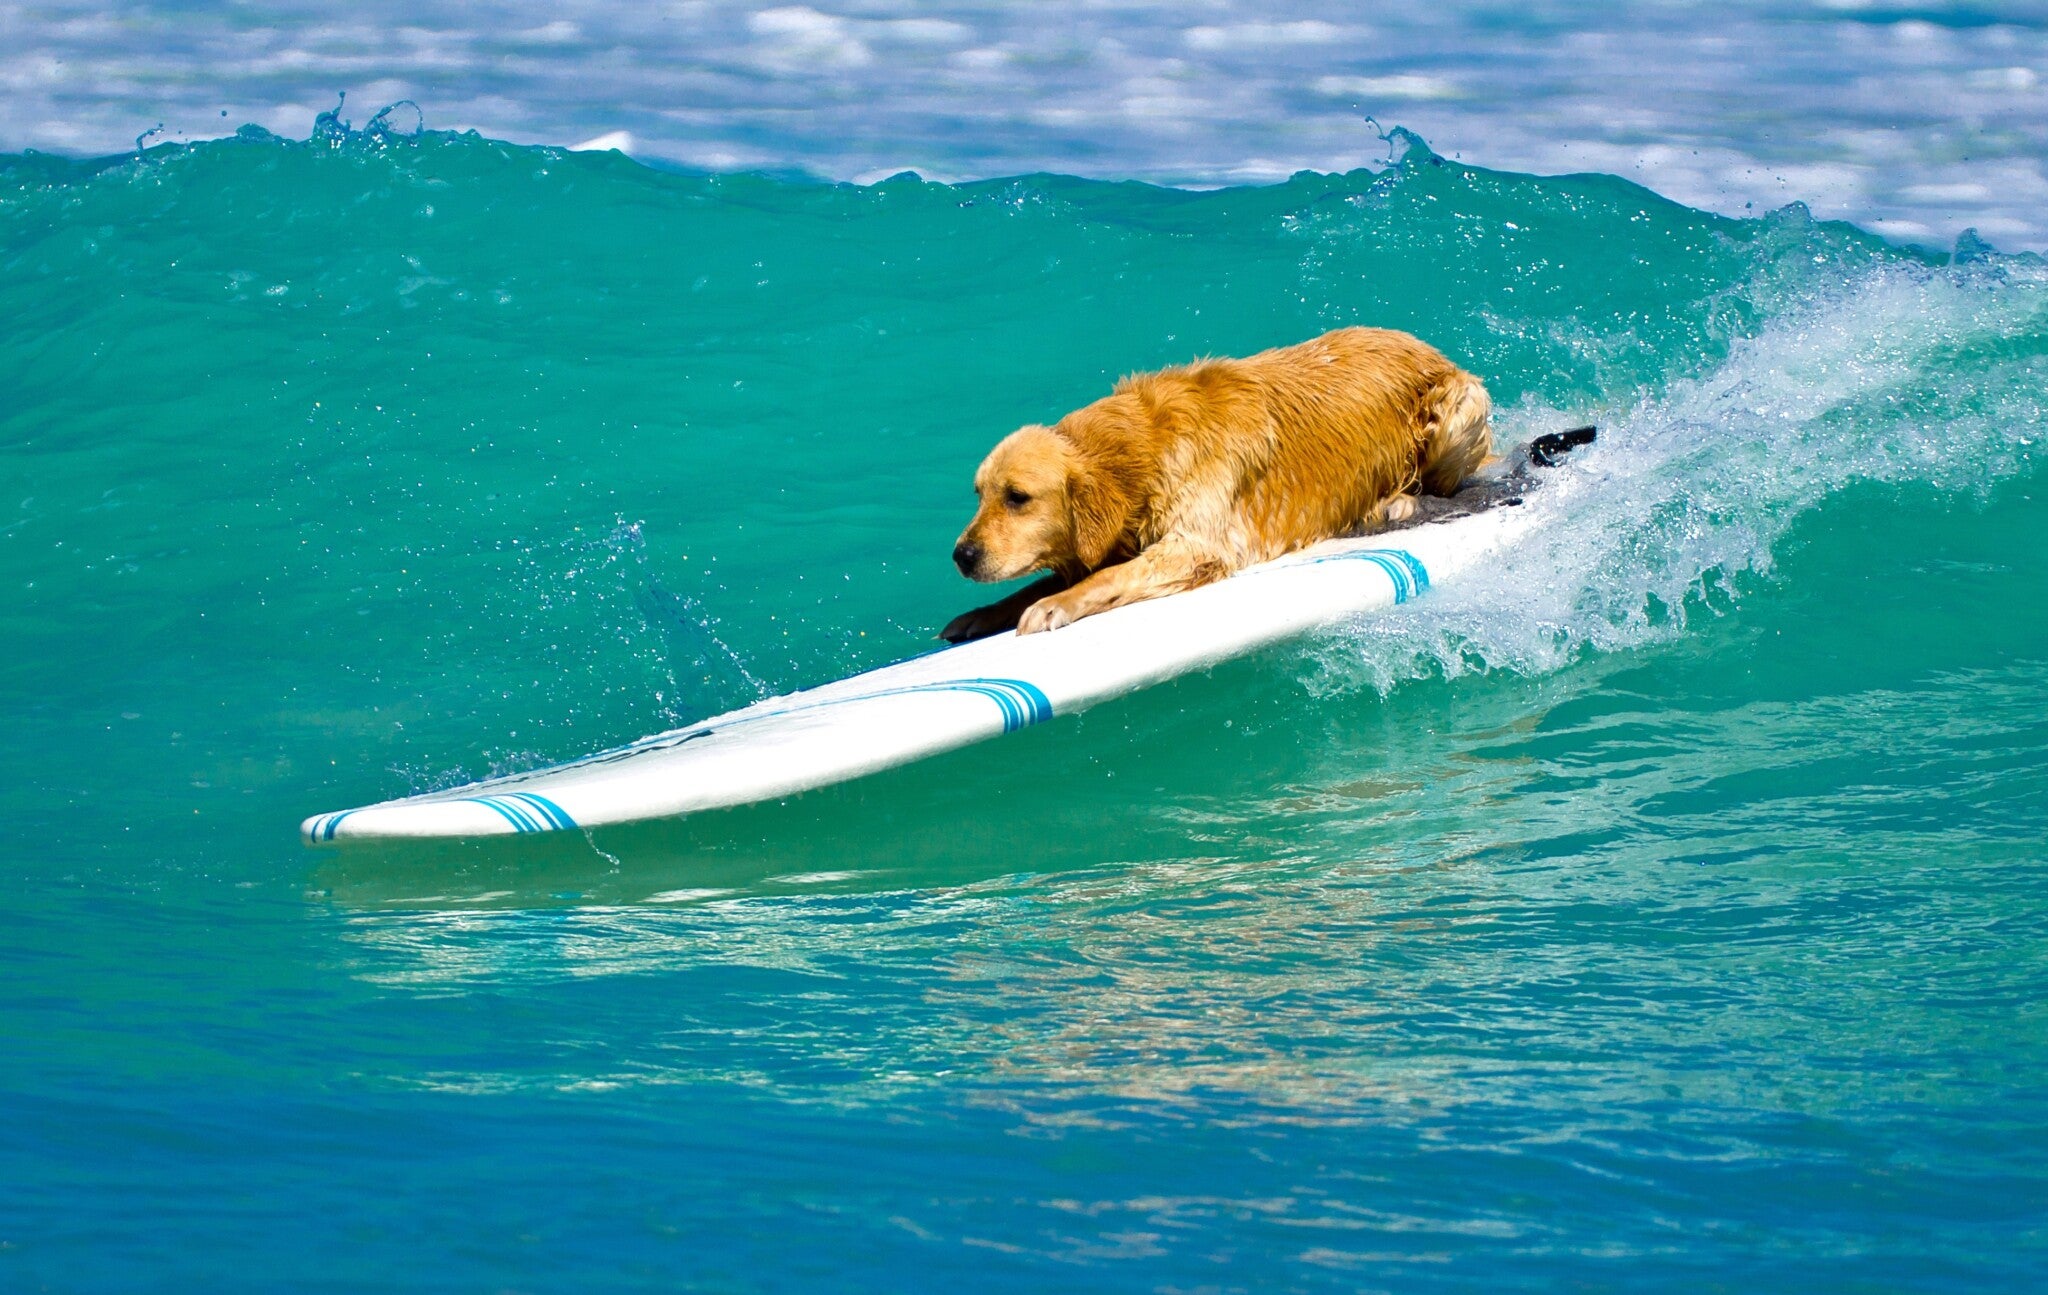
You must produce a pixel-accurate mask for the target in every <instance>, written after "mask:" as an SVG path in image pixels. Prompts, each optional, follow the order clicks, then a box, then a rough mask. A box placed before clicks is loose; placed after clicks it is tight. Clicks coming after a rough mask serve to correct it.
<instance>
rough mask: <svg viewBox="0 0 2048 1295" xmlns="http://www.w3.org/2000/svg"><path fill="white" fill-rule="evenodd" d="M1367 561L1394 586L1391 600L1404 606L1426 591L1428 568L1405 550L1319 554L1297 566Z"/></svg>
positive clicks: (1365, 550) (1368, 550)
mask: <svg viewBox="0 0 2048 1295" xmlns="http://www.w3.org/2000/svg"><path fill="white" fill-rule="evenodd" d="M1359 561H1363V562H1370V563H1371V564H1372V565H1374V566H1376V567H1378V568H1379V569H1380V570H1381V571H1383V572H1385V573H1386V577H1387V580H1388V582H1389V583H1391V584H1392V585H1393V586H1394V601H1395V602H1396V603H1397V604H1398V603H1405V602H1407V601H1408V600H1409V599H1410V598H1413V597H1414V596H1415V595H1417V594H1419V593H1422V592H1423V591H1425V590H1427V589H1428V588H1429V568H1427V567H1425V566H1423V565H1422V561H1421V559H1419V558H1417V557H1416V556H1415V555H1414V554H1413V553H1410V552H1408V551H1407V550H1406V549H1359V550H1357V551H1356V552H1352V553H1321V554H1317V555H1316V556H1315V557H1312V558H1309V559H1307V560H1306V561H1305V562H1303V563H1301V564H1300V565H1302V566H1321V565H1322V564H1323V563H1325V562H1359Z"/></svg>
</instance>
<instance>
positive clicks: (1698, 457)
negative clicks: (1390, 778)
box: [1314, 263, 2048, 691]
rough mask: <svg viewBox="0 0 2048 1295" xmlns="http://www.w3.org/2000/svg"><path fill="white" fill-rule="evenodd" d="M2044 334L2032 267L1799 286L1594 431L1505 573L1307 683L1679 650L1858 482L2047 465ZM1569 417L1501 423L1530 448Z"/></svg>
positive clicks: (1335, 656) (1368, 626)
mask: <svg viewBox="0 0 2048 1295" xmlns="http://www.w3.org/2000/svg"><path fill="white" fill-rule="evenodd" d="M1774 291H1775V290H1774ZM2044 334H2048V275H2044V274H2043V272H2042V271H2041V269H2040V267H2038V266H2032V265H2026V264H2019V265H2015V264H2012V263H2000V264H1995V265H1990V266H1985V265H1976V266H1963V267H1958V268H1955V269H1940V270H1936V269H1927V268H1924V267H1917V266H1905V265H1897V264H1894V265H1887V266H1882V267H1878V268H1874V269H1870V270H1867V271H1864V272H1861V273H1860V274H1859V275H1858V276H1857V277H1855V278H1853V279H1852V280H1851V281H1849V282H1847V283H1845V284H1840V285H1837V286H1832V287H1827V288H1814V287H1809V288H1806V289H1802V290H1799V291H1798V292H1797V293H1795V294H1793V295H1791V296H1790V297H1789V299H1787V300H1784V301H1782V302H1780V303H1778V304H1777V309H1776V313H1775V314H1774V315H1773V317H1772V318H1771V319H1770V320H1769V322H1768V323H1766V324H1765V325H1764V326H1763V327H1762V328H1761V329H1759V330H1758V331H1757V332H1756V333H1755V334H1754V335H1753V336H1750V337H1747V338H1744V339H1742V340H1740V341H1738V342H1737V343H1736V344H1735V346H1734V347H1733V348H1732V349H1731V351H1730V352H1729V354H1728V356H1727V357H1726V359H1725V360H1724V361H1722V362H1721V363H1720V364H1718V365H1716V366H1715V367H1714V368H1713V369H1712V370H1711V371H1709V372H1708V373H1706V374H1704V375H1703V376H1700V377H1698V378H1694V379H1689V380H1683V381H1678V382H1674V383H1673V384H1671V385H1670V386H1669V387H1667V388H1665V389H1663V390H1661V391H1658V392H1655V393H1653V394H1650V395H1646V396H1644V397H1643V398H1641V399H1640V400H1638V401H1637V402H1636V403H1635V404H1634V405H1633V406H1632V407H1629V408H1626V409H1622V410H1616V411H1612V412H1611V413H1608V414H1607V415H1605V416H1603V417H1602V418H1601V419H1600V422H1601V433H1600V440H1599V442H1598V444H1597V445H1595V446H1594V447H1593V448H1591V449H1590V450H1584V451H1580V452H1579V454H1578V455H1577V456H1575V457H1574V458H1573V459H1572V460H1571V461H1570V462H1569V464H1568V466H1565V467H1562V468H1559V469H1554V471H1555V472H1556V473H1557V474H1558V478H1557V480H1558V483H1559V484H1560V485H1561V486H1562V487H1564V488H1562V489H1558V490H1555V491H1549V490H1544V491H1538V492H1536V493H1535V494H1533V495H1531V496H1530V498H1529V500H1528V503H1527V504H1526V505H1525V507H1527V508H1529V509H1531V510H1533V511H1534V512H1535V513H1536V514H1537V515H1538V517H1539V518H1540V520H1541V526H1540V528H1539V529H1538V530H1537V531H1536V533H1535V534H1534V535H1533V536H1532V537H1531V538H1530V539H1528V540H1527V541H1525V542H1523V543H1521V544H1519V545H1518V546H1517V547H1516V548H1515V549H1514V550H1512V551H1511V552H1509V553H1507V554H1505V555H1504V556H1503V558H1502V559H1501V560H1500V561H1499V563H1498V564H1496V565H1494V566H1492V567H1491V568H1489V569H1488V570H1486V571H1485V572H1482V573H1477V574H1474V575H1471V576H1467V577H1461V578H1460V579H1459V580H1458V581H1456V582H1454V583H1452V584H1451V585H1449V586H1448V587H1446V588H1443V589H1441V590H1439V591H1437V592H1436V593H1434V594H1432V596H1431V597H1429V598H1426V599H1422V600H1420V601H1418V602H1415V603H1411V604H1409V605H1408V606H1406V607H1404V608H1401V609H1399V610H1398V611H1397V612H1395V613H1394V614H1391V615H1383V616H1379V617H1375V618H1373V619H1372V620H1370V621H1368V622H1365V623H1363V624H1360V625H1358V626H1355V627H1352V628H1351V629H1349V630H1347V631H1346V632H1344V633H1343V634H1341V635H1339V636H1336V637H1335V638H1333V639H1332V640H1330V641H1328V642H1326V643H1325V644H1324V645H1322V647H1321V648H1320V649H1319V650H1318V652H1317V654H1316V658H1315V659H1316V661H1317V662H1318V664H1319V666H1320V667H1321V671H1320V673H1319V674H1318V676H1317V677H1316V681H1315V684H1314V686H1316V687H1317V688H1318V689H1319V690H1320V689H1343V688H1350V687H1356V686H1358V685H1359V684H1360V683H1361V682H1363V683H1366V684H1369V685H1371V686H1373V687H1376V688H1378V689H1380V690H1381V691H1385V690H1386V689H1388V688H1390V687H1392V686H1393V685H1394V684H1395V683H1396V682H1398V681H1400V680H1402V679H1405V678H1413V677H1417V676H1420V675H1424V674H1428V673H1433V672H1442V673H1446V674H1449V675H1457V674H1460V673H1463V672H1465V671H1467V670H1472V669H1507V670H1515V671H1520V672H1527V673H1534V672H1541V671H1546V670H1551V669H1555V668H1557V667H1558V666H1560V665H1562V664H1564V663H1566V662H1568V661H1570V660H1572V659H1574V658H1576V657H1577V656H1578V655H1580V654H1581V653H1584V652H1586V651H1589V650H1590V651H1605V650H1612V649H1618V648H1627V647H1633V646H1636V645H1639V644H1643V643H1646V642H1650V641H1654V640H1657V639H1660V638H1664V637H1668V636H1671V635H1674V634H1676V633H1678V632H1679V631H1680V630H1681V629H1682V628H1683V627H1684V624H1685V622H1686V620H1687V619H1688V617H1689V616H1696V615H1698V614H1701V612H1702V610H1703V609H1704V608H1706V607H1710V606H1715V605H1725V603H1726V601H1727V600H1728V599H1730V598H1739V597H1741V596H1742V590H1743V588H1744V586H1745V585H1746V584H1747V583H1749V582H1750V581H1752V580H1753V579H1755V578H1757V577H1759V576H1763V577H1767V576H1768V574H1769V573H1770V572H1771V570H1772V565H1773V549H1774V546H1775V545H1776V544H1777V542H1778V541H1779V540H1780V538H1781V537H1782V536H1783V535H1784V533H1785V531H1786V530H1787V529H1788V528H1789V527H1790V526H1791V525H1792V523H1793V522H1794V520H1795V519H1796V518H1797V517H1798V516H1799V515H1800V514H1802V513H1803V512H1805V511H1806V510H1808V509H1810V508H1812V507H1814V506H1815V505H1816V504H1818V503H1820V502H1821V501H1822V500H1824V499H1825V498H1826V497H1827V496H1829V495H1831V494H1833V493H1835V492H1836V491H1839V490H1841V489H1843V488H1844V487H1846V486H1849V485H1851V484H1853V483H1856V482H1892V483H1920V484H1925V485H1929V486H1932V487H1935V488H1936V489H1940V490H1947V491H1962V492H1977V493H1981V492H1983V491H1985V490H1987V489H1988V488H1989V487H1990V486H1991V485H1993V484H1994V483H1995V482H1997V481H1998V480H1999V479H2001V478H2004V477H2009V476H2011V475H2013V474H2015V473H2017V472H2021V471H2024V470H2026V469H2027V468H2028V467H2029V466H2030V464H2031V463H2032V462H2034V461H2035V458H2034V456H2035V454H2036V452H2037V451H2036V442H2037V439H2038V438H2039V436H2040V435H2041V428H2042V427H2043V426H2044V425H2048V382H2044V380H2043V379H2044V376H2048V375H2044V370H2048V361H2044V358H2043V356H2042V354H2041V347H2040V345H2039V344H2038V343H2036V344H2035V345H2033V346H2031V347H2028V346H2014V345H2011V344H2010V342H2011V339H2014V338H2021V337H2026V338H2034V339H2038V338H2041V337H2042V336H2043V335H2044ZM1576 417H1577V411H1571V412H1567V411H1558V410H1551V409H1546V408H1542V407H1538V406H1533V405H1532V406H1525V407H1522V408H1519V409H1515V410H1512V411H1509V412H1508V413H1507V414H1506V415H1505V416H1504V417H1503V418H1502V419H1501V420H1500V422H1501V424H1502V429H1503V431H1504V432H1505V433H1507V434H1508V435H1509V436H1511V437H1522V436H1527V435H1530V434H1533V433H1534V432H1537V431H1541V430H1543V429H1546V428H1556V427H1560V426H1563V425H1565V424H1566V423H1567V422H1568V421H1573V420H1575V419H1576Z"/></svg>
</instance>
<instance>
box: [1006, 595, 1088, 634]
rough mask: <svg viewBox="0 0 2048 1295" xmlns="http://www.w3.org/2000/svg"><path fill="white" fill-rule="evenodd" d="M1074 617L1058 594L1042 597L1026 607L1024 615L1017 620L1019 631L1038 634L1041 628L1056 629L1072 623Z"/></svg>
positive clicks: (1019, 632)
mask: <svg viewBox="0 0 2048 1295" xmlns="http://www.w3.org/2000/svg"><path fill="white" fill-rule="evenodd" d="M1073 623H1074V617H1073V615H1072V613H1070V612H1068V611H1067V609H1066V607H1065V606H1064V605H1063V604H1062V603H1061V602H1060V600H1059V598H1058V596H1054V597H1051V598H1041V599H1039V600H1038V601H1037V602H1035V603H1033V604H1031V605H1030V606H1029V607H1026V608H1025V609H1024V615H1023V616H1022V617H1020V618H1019V619H1018V621H1017V633H1018V635H1019V636H1022V635H1025V634H1036V633H1038V632H1039V631H1040V630H1056V629H1059V628H1060V627H1061V626H1063V625H1072V624H1073Z"/></svg>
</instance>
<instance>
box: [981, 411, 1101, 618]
mask: <svg viewBox="0 0 2048 1295" xmlns="http://www.w3.org/2000/svg"><path fill="white" fill-rule="evenodd" d="M974 493H975V494H977V495H979V496H980V498H981V503H980V506H979V507H978V508H976V509H975V511H974V520H973V521H971V522H969V523H968V524H967V529H966V530H964V531H962V532H961V533H960V542H959V543H958V544H955V545H954V546H953V561H954V563H955V564H956V565H957V566H959V568H960V574H962V575H964V576H967V577H968V578H970V579H973V580H982V581H990V582H993V581H997V580H1014V579H1016V578H1017V577H1018V576H1024V575H1030V574H1031V573H1032V572H1034V571H1059V572H1063V573H1066V574H1068V575H1074V576H1078V575H1080V574H1082V573H1084V572H1087V571H1092V570H1094V569H1095V568H1096V567H1098V566H1100V565H1102V563H1103V561H1104V560H1105V559H1106V558H1107V557H1108V556H1109V553H1110V551H1111V549H1112V548H1113V547H1114V546H1115V544H1116V541H1117V539H1118V537H1119V536H1121V535H1122V533H1123V531H1124V528H1125V523H1126V520H1127V518H1128V515H1129V511H1130V510H1129V506H1128V503H1127V501H1126V500H1125V498H1124V495H1123V493H1122V492H1121V491H1119V490H1117V489H1116V488H1115V483H1114V482H1113V481H1111V480H1110V479H1109V474H1107V473H1105V472H1103V471H1102V470H1101V468H1100V466H1099V465H1097V464H1096V463H1095V462H1093V461H1092V460H1091V459H1090V458H1089V457H1088V456H1086V455H1084V454H1083V453H1082V452H1081V451H1080V450H1079V449H1077V448H1076V447H1075V446H1074V444H1073V443H1071V442H1070V441H1068V440H1067V439H1066V438H1065V437H1063V436H1061V435H1060V434H1059V433H1057V432H1055V431H1053V430H1052V429H1051V428H1049V427H1038V426H1030V427H1023V428H1019V429H1018V430H1017V431H1014V432H1012V433H1010V434H1009V435H1008V436H1006V437H1004V438H1003V439H1002V441H1001V442H999V443H998V444H997V445H996V447H995V448H994V449H993V450H990V451H989V454H988V457H987V458H985V459H983V460H982V461H981V467H980V468H979V469H977V470H976V471H975V474H974Z"/></svg>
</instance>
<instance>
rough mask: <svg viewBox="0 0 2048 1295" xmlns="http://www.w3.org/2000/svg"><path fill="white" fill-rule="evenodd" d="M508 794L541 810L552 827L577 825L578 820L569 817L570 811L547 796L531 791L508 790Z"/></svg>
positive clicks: (511, 797)
mask: <svg viewBox="0 0 2048 1295" xmlns="http://www.w3.org/2000/svg"><path fill="white" fill-rule="evenodd" d="M506 795H507V796H508V797H509V798H510V799H513V800H523V801H525V802H526V803H527V804H529V805H531V806H533V807H534V808H535V809H537V810H539V811H540V812H541V814H542V815H543V816H544V817H545V818H546V819H547V820H548V825H549V826H550V827H555V828H564V827H574V826H576V820H575V819H573V818H570V817H569V813H568V811H567V810H565V809H563V808H562V807H561V806H560V805H557V804H556V803H555V802H553V801H551V800H549V799H548V798H547V797H546V796H540V795H536V794H535V793H533V792H530V791H514V792H508V793H506Z"/></svg>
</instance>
